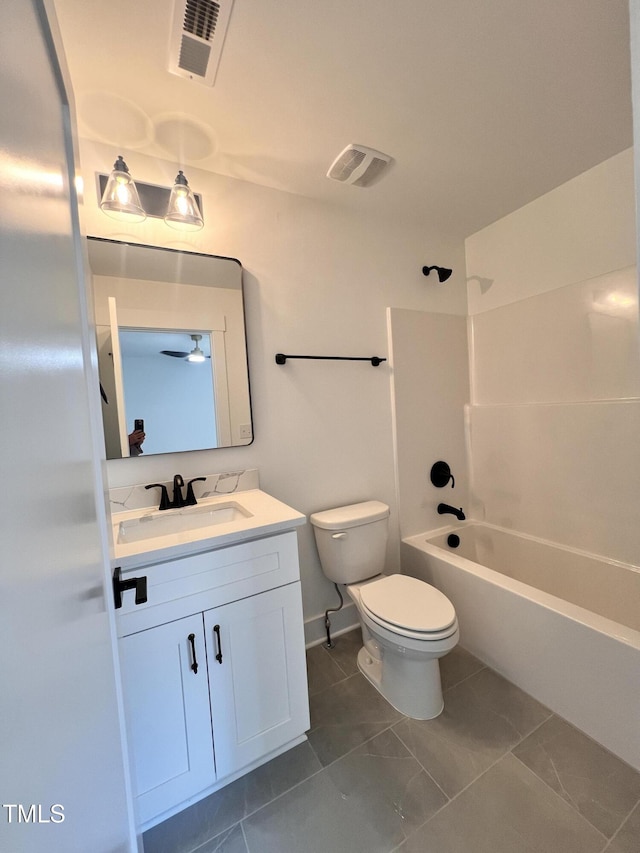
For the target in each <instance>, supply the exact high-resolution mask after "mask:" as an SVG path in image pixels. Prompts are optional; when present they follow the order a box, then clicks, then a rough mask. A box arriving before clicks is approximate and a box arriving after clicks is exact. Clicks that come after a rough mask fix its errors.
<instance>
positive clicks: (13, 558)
mask: <svg viewBox="0 0 640 853" xmlns="http://www.w3.org/2000/svg"><path fill="white" fill-rule="evenodd" d="M50 10H51V6H50V4H49V2H46V0H45V1H44V2H40V0H3V2H2V27H1V28H0V187H1V192H0V412H1V416H0V457H1V464H0V470H1V471H2V481H3V487H2V489H1V490H0V495H1V497H0V527H1V539H0V541H1V551H0V553H1V561H2V566H1V570H0V611H1V612H0V648H1V649H2V653H1V654H0V685H1V688H0V720H1V721H2V724H1V725H0V784H1V787H2V799H1V800H0V850H3V851H7V853H9V851H11V853H76V851H77V853H80V851H82V853H86V851H91V853H125V851H131V850H133V849H135V847H136V839H135V831H134V829H133V819H132V808H131V803H132V801H131V796H130V792H129V790H128V781H127V774H126V772H125V759H124V754H123V734H122V728H121V723H120V721H121V719H122V712H121V706H120V703H119V694H118V689H119V688H118V686H117V685H118V678H117V675H116V663H115V629H114V624H113V617H112V615H110V613H109V610H108V605H107V601H106V597H105V590H106V589H107V586H106V584H107V582H108V578H109V574H108V569H107V563H106V544H105V543H106V522H105V517H104V508H103V503H102V483H101V481H100V468H99V452H100V451H99V448H100V437H99V432H98V426H99V425H98V418H99V402H98V400H99V397H98V386H97V384H96V383H97V376H94V374H93V371H92V370H90V371H89V370H88V368H87V365H88V364H89V352H90V350H89V346H90V344H89V339H90V338H89V330H88V321H87V312H86V306H85V295H84V294H85V291H84V281H83V278H82V277H83V272H82V269H81V266H82V264H81V261H80V258H81V251H82V250H81V245H82V244H81V240H80V234H79V227H78V222H77V208H76V203H75V195H74V190H73V186H72V181H73V171H74V165H73V160H72V153H71V152H72V139H71V132H70V130H69V128H70V127H71V118H70V115H69V108H68V106H67V96H66V93H65V87H64V83H63V79H64V78H63V72H62V71H61V69H60V67H59V65H58V61H57V56H56V52H55V48H54V46H53V45H56V44H58V42H57V36H56V32H57V30H56V27H55V23H53V18H50V17H49V15H50ZM49 21H52V27H51V29H52V32H51V31H50V30H49V24H48V22H49ZM58 51H59V53H60V55H62V54H61V52H60V50H59V45H58ZM98 494H99V498H100V500H99V501H97V500H96V498H97V495H98ZM100 505H102V508H98V507H99V506H100Z"/></svg>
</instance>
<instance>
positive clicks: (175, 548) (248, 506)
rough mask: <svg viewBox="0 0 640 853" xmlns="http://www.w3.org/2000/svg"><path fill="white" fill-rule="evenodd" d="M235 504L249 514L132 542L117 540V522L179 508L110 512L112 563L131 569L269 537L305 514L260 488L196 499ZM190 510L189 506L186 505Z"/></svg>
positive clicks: (203, 503)
mask: <svg viewBox="0 0 640 853" xmlns="http://www.w3.org/2000/svg"><path fill="white" fill-rule="evenodd" d="M229 504H238V505H239V506H240V507H242V508H243V509H244V510H246V511H247V512H249V513H251V515H250V516H249V517H245V516H242V517H240V518H236V519H234V520H233V521H228V522H223V523H218V524H212V525H210V526H208V527H198V528H195V529H190V530H182V531H180V532H179V533H169V534H166V535H158V536H151V537H149V538H145V539H140V540H138V541H134V542H126V543H125V542H118V533H119V530H120V524H121V522H123V521H130V520H135V519H139V518H142V517H144V516H146V517H150V516H154V517H156V516H158V514H161V515H162V516H164V517H166V516H167V514H168V513H174V514H177V513H182V512H183V510H180V509H169V510H164V511H163V512H162V513H159V510H157V509H149V507H147V508H145V509H134V510H125V511H123V512H117V513H114V514H113V515H112V517H111V528H112V531H111V532H112V546H111V559H112V563H113V565H114V566H116V565H118V566H121V567H122V568H133V567H136V566H142V565H148V564H149V563H154V562H160V561H164V560H170V559H175V558H177V557H184V556H187V555H189V554H195V553H198V552H201V551H208V550H211V549H214V548H222V547H225V546H227V545H235V544H237V543H238V542H246V541H248V540H250V539H257V538H259V537H262V536H271V535H273V534H275V533H281V532H283V531H285V530H292V529H293V528H295V527H300V526H301V525H303V524H305V523H306V520H307V519H306V516H305V515H303V514H302V513H300V512H298V511H297V510H295V509H293V508H292V507H290V506H287V505H286V504H284V503H282V502H281V501H279V500H277V499H276V498H273V497H271V495H268V494H267V493H266V492H263V491H261V490H260V489H249V490H247V491H239V492H234V493H232V494H228V495H219V496H215V497H208V498H204V499H202V500H199V501H198V507H212V508H215V507H216V506H217V505H220V506H221V507H224V506H227V505H229ZM186 509H190V508H186Z"/></svg>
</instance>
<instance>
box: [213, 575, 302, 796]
mask: <svg viewBox="0 0 640 853" xmlns="http://www.w3.org/2000/svg"><path fill="white" fill-rule="evenodd" d="M204 620H205V634H206V638H207V660H208V667H209V685H210V690H211V711H212V717H213V743H214V750H215V756H216V772H217V775H218V780H219V781H220V780H221V779H223V778H224V777H225V776H228V775H229V774H230V773H233V772H235V771H236V770H239V769H241V768H242V767H246V766H247V765H248V764H250V763H251V762H252V761H256V760H257V759H259V758H262V757H263V756H264V755H266V754H267V753H269V752H271V751H273V750H275V749H278V748H279V747H281V746H283V745H284V744H286V743H288V742H289V741H290V740H293V739H294V738H296V737H299V736H300V735H302V734H304V732H305V731H306V730H307V729H308V728H309V704H308V698H307V670H306V662H305V653H304V629H303V624H302V606H301V601H300V584H299V583H293V584H289V585H287V586H283V587H280V588H279V589H274V590H270V591H269V592H263V593H261V594H260V595H253V596H251V597H250V598H244V599H242V600H241V601H235V602H233V603H232V604H225V605H223V606H222V607H216V608H215V609H213V610H208V611H207V612H206V613H205V614H204Z"/></svg>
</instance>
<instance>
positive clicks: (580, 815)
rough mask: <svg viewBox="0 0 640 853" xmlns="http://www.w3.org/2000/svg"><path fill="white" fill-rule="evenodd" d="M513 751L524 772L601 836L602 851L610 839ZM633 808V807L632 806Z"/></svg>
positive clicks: (511, 752) (511, 751)
mask: <svg viewBox="0 0 640 853" xmlns="http://www.w3.org/2000/svg"><path fill="white" fill-rule="evenodd" d="M538 728H540V727H539V726H538ZM534 731H535V729H534ZM532 734H533V732H532ZM521 743H522V741H521ZM516 746H519V744H516ZM513 749H515V747H513ZM513 749H511V750H510V754H511V755H513V757H514V758H515V760H516V761H517V762H518V763H519V764H521V765H522V766H523V767H524V768H525V769H526V770H528V771H529V773H533V775H534V776H535V777H536V779H538V780H539V781H540V782H542V784H543V785H544V786H545V787H546V788H548V789H549V790H550V791H551V793H552V794H554V795H555V796H556V797H557V798H558V799H559V800H562V802H563V803H565V804H566V805H567V806H569V808H570V809H572V811H574V812H575V813H576V814H577V815H578V816H579V817H581V818H582V820H584V821H585V822H586V823H588V824H589V826H590V827H591V828H592V829H594V830H595V831H596V832H597V833H598V835H600V836H602V838H604V840H605V847H604V848H603V850H604V849H605V848H606V846H607V845H608V844H609V842H610V841H611V839H610V838H607V836H606V835H605V834H604V832H603V831H602V830H601V829H598V827H597V826H594V824H592V823H591V821H590V820H589V818H588V817H586V815H583V814H582V812H581V811H580V810H579V809H577V808H576V807H575V806H574V804H573V802H570V801H569V800H565V798H564V797H563V796H562V795H561V794H559V793H558V792H557V791H554V789H553V788H552V787H551V785H549V783H548V782H547V781H546V780H545V779H543V778H542V776H538V774H537V773H536V771H535V770H533V768H531V767H529V766H528V765H527V764H525V763H524V761H523V760H522V759H521V758H519V757H518V756H517V755H516V754H515V753H514V752H513ZM634 808H635V806H634ZM627 817H628V815H627ZM625 820H626V818H625ZM619 829H620V827H618V829H617V830H616V833H617V832H618V830H619Z"/></svg>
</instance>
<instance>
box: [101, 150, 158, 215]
mask: <svg viewBox="0 0 640 853" xmlns="http://www.w3.org/2000/svg"><path fill="white" fill-rule="evenodd" d="M100 209H101V210H102V211H104V213H106V214H107V216H111V217H112V218H113V219H119V220H120V221H126V222H143V221H144V220H145V219H146V218H147V214H146V212H145V210H144V208H143V207H142V205H141V204H140V197H139V195H138V190H137V188H136V185H135V183H134V180H133V178H132V177H131V174H130V172H129V169H128V168H127V164H126V163H125V162H124V160H123V159H122V154H119V155H118V159H117V160H116V162H115V163H114V164H113V171H112V172H111V174H110V175H109V178H108V180H107V184H106V186H105V188H104V191H103V193H102V198H101V199H100Z"/></svg>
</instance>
